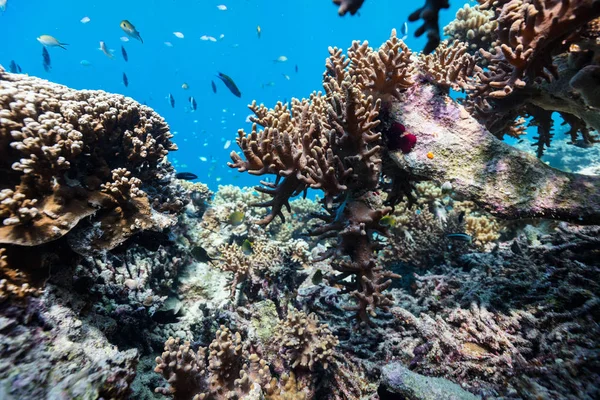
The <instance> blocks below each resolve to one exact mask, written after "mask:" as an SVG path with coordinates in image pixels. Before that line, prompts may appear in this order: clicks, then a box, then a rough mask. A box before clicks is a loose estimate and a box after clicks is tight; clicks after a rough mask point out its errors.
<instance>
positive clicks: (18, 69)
mask: <svg viewBox="0 0 600 400" xmlns="http://www.w3.org/2000/svg"><path fill="white" fill-rule="evenodd" d="M8 71H9V72H12V73H13V74H20V73H21V67H20V66H19V64H17V63H16V62H15V60H10V65H9V66H8Z"/></svg>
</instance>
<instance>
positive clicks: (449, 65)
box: [419, 40, 480, 90]
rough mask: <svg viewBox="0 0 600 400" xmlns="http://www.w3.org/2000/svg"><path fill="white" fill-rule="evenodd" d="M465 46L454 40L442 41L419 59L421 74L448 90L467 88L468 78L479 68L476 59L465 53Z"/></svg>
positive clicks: (468, 85)
mask: <svg viewBox="0 0 600 400" xmlns="http://www.w3.org/2000/svg"><path fill="white" fill-rule="evenodd" d="M467 49H468V48H467V46H466V45H465V44H464V43H462V42H459V41H458V40H455V41H454V42H453V43H452V44H449V43H446V42H444V43H442V44H441V45H440V46H438V47H437V49H436V50H435V51H434V52H433V53H432V54H428V55H423V56H421V57H420V59H419V64H420V70H421V71H422V72H421V73H422V74H423V76H424V77H425V78H426V79H427V80H429V81H431V82H433V83H435V84H436V85H438V86H440V87H442V88H444V89H446V90H448V89H449V88H452V89H454V90H461V89H467V88H469V87H470V84H469V83H468V81H469V78H470V77H471V76H472V75H473V73H474V72H475V71H478V70H480V68H479V67H478V66H477V64H476V62H477V59H476V58H475V57H474V56H472V55H470V54H469V53H467Z"/></svg>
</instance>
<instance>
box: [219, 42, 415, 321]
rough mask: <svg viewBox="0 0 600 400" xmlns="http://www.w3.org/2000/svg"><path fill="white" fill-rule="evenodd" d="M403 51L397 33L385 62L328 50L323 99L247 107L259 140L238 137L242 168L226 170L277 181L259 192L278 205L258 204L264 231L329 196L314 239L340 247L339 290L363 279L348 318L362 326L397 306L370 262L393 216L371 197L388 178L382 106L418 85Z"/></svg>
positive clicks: (374, 55)
mask: <svg viewBox="0 0 600 400" xmlns="http://www.w3.org/2000/svg"><path fill="white" fill-rule="evenodd" d="M406 50H407V49H406V47H405V46H404V44H403V43H402V41H400V40H398V38H397V37H396V32H395V31H392V34H391V37H390V39H389V40H388V41H387V42H386V43H384V44H383V45H382V46H381V48H380V49H379V51H378V52H375V51H374V50H373V49H371V48H369V47H368V43H363V44H362V45H361V44H359V43H358V42H354V43H353V45H352V47H351V48H350V49H349V51H348V59H346V58H345V56H343V55H342V53H341V51H339V50H338V49H333V48H330V49H329V52H330V55H331V57H330V58H329V59H328V60H327V62H326V65H327V71H326V72H325V74H324V77H323V80H324V82H323V87H324V88H325V93H324V94H322V93H313V94H312V95H311V96H310V98H309V99H303V100H297V99H294V100H292V105H291V110H288V106H287V104H285V105H284V104H281V103H278V104H277V105H276V106H275V108H273V109H267V108H266V107H265V106H263V105H261V106H257V105H256V103H253V104H252V105H250V109H251V110H252V111H253V112H254V114H255V117H254V118H252V121H253V122H254V124H253V127H252V131H251V132H250V133H246V132H244V131H243V130H240V131H238V139H237V143H238V145H239V146H240V148H241V149H242V152H243V154H244V156H245V159H242V157H240V156H239V155H238V154H237V153H235V152H232V153H231V159H232V161H233V162H232V163H230V164H229V166H230V167H232V168H237V169H238V171H240V172H245V171H248V172H249V173H251V174H254V175H264V174H275V175H277V180H276V181H275V183H274V184H269V183H266V182H264V183H263V184H265V186H266V187H262V188H257V190H259V191H261V192H263V193H266V194H268V195H270V196H271V197H272V198H271V200H269V201H266V202H264V203H262V204H260V205H261V206H263V207H271V211H270V213H269V214H268V215H267V216H266V217H265V218H264V219H262V220H261V221H259V223H261V224H268V223H269V222H271V221H272V220H273V218H274V217H275V216H280V217H281V218H282V219H284V216H283V213H282V209H283V207H286V208H287V209H288V211H289V210H290V206H289V198H290V197H292V196H295V195H298V194H300V193H301V192H303V191H305V190H306V189H307V188H309V187H310V188H313V189H320V190H322V191H323V192H324V199H323V205H324V207H325V213H324V214H321V215H320V216H319V218H320V219H322V220H323V221H325V224H324V225H321V226H318V227H316V228H315V229H313V230H312V231H311V232H310V235H311V236H315V237H317V240H325V239H329V238H333V237H337V238H338V244H337V246H336V247H335V248H332V249H330V250H329V251H327V252H325V253H324V254H323V257H331V256H335V259H336V262H335V263H334V266H333V267H334V269H335V270H337V271H339V272H341V273H342V274H340V275H339V276H338V277H336V278H335V281H336V282H340V283H341V282H342V280H343V279H345V278H346V277H348V276H350V275H355V276H356V279H355V281H354V285H355V287H356V290H354V291H352V295H353V297H354V298H355V299H356V300H357V302H358V304H357V305H356V306H355V307H350V308H349V309H353V310H356V311H357V315H358V316H359V318H360V320H361V321H364V322H369V321H370V317H372V316H375V315H376V312H375V310H376V309H382V310H384V311H385V310H386V309H387V307H388V306H389V305H390V304H391V299H390V298H389V297H388V296H385V295H383V294H382V293H381V292H382V291H383V290H385V289H386V288H387V287H388V286H389V285H390V284H391V281H390V280H389V279H388V278H391V277H394V276H395V275H394V274H391V273H389V272H387V271H383V270H382V269H381V268H380V267H377V266H376V264H375V261H374V259H373V258H374V257H373V253H374V251H375V250H376V249H377V244H376V243H375V241H374V240H373V235H374V234H375V233H376V232H378V233H380V234H385V227H383V226H381V225H380V224H379V220H380V219H381V218H382V217H383V216H384V215H385V214H387V213H389V212H390V210H391V208H390V207H383V206H381V205H377V204H376V203H374V202H372V201H371V197H370V196H369V191H373V190H374V189H376V188H377V186H378V184H379V180H380V178H381V175H382V169H381V165H382V150H383V149H382V147H381V144H380V143H381V134H380V133H377V132H376V131H374V129H375V127H376V126H377V125H378V124H379V121H378V120H377V118H378V116H379V109H380V106H381V98H383V99H385V100H386V101H387V100H388V99H389V98H390V97H399V96H400V91H401V90H403V89H405V88H406V87H408V86H410V85H412V84H413V81H412V68H413V67H412V61H411V59H410V54H409V53H408V52H407V51H406ZM371 93H373V94H375V95H376V96H377V97H379V98H378V99H377V100H375V98H374V96H373V95H371ZM258 126H261V127H262V128H263V129H262V130H259V128H258ZM282 178H283V179H282Z"/></svg>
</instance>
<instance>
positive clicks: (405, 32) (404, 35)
mask: <svg viewBox="0 0 600 400" xmlns="http://www.w3.org/2000/svg"><path fill="white" fill-rule="evenodd" d="M400 33H401V34H402V38H401V39H402V40H406V38H407V37H408V23H407V22H406V21H404V24H403V25H402V28H400Z"/></svg>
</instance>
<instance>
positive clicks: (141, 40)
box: [138, 33, 144, 44]
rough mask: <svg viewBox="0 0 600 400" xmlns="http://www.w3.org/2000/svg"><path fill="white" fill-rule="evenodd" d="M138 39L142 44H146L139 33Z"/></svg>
mask: <svg viewBox="0 0 600 400" xmlns="http://www.w3.org/2000/svg"><path fill="white" fill-rule="evenodd" d="M138 38H139V39H140V42H142V44H144V39H142V37H141V36H140V34H139V33H138Z"/></svg>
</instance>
